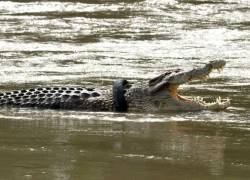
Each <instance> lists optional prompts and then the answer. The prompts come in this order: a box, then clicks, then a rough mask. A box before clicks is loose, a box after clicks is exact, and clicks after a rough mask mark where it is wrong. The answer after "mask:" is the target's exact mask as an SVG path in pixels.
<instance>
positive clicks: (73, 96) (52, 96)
mask: <svg viewBox="0 0 250 180" xmlns="http://www.w3.org/2000/svg"><path fill="white" fill-rule="evenodd" d="M104 96H105V97H104ZM0 106H15V107H44V108H52V109H59V108H60V109H82V110H98V111H101V110H102V111H105V110H110V108H112V103H110V101H109V98H108V97H107V95H106V94H105V92H102V91H96V90H95V89H94V88H67V87H53V88H50V87H46V88H36V89H27V90H19V91H10V92H5V93H0Z"/></svg>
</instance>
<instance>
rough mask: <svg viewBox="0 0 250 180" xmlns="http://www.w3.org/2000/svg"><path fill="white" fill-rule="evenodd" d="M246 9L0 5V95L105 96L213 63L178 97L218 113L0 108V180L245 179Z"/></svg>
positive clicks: (143, 3)
mask: <svg viewBox="0 0 250 180" xmlns="http://www.w3.org/2000/svg"><path fill="white" fill-rule="evenodd" d="M249 20H250V1H248V0H74V1H73V0H61V1H59V0H54V1H50V0H48V1H33V0H20V1H18V0H16V1H15V0H10V1H3V0H2V1H1V2H0V27H1V28H0V64H1V70H0V91H7V90H14V89H22V88H30V87H40V86H66V85H67V86H100V87H109V88H110V87H111V85H112V81H113V80H115V79H118V78H125V79H129V80H131V81H140V80H142V79H150V78H152V77H154V76H157V75H159V73H162V72H164V71H165V70H166V69H172V68H181V69H191V68H193V67H197V66H202V65H204V64H205V63H207V62H209V61H210V60H219V59H223V60H226V61H227V66H226V67H225V69H224V71H223V72H222V73H219V72H213V74H211V78H210V79H209V80H207V81H205V82H194V83H190V84H186V85H183V86H182V87H181V91H182V94H185V95H187V96H204V97H210V96H221V97H229V98H230V99H231V100H232V106H231V107H230V108H229V109H228V110H226V111H221V112H210V111H202V112H172V113H170V112H169V113H165V114H164V113H163V114H153V113H150V112H146V113H143V114H142V113H136V112H135V113H126V114H119V113H111V112H108V113H107V112H105V113H103V112H98V113H94V112H81V111H65V110H39V109H29V108H22V109H16V108H10V109H6V108H2V109H0V179H1V180H2V179H3V180H7V179H18V180H21V179H36V180H39V179H41V180H44V179H58V180H64V179H66V180H68V179H74V180H75V179H86V180H100V179H105V180H117V179H119V180H122V179H124V180H128V179H136V180H152V179H157V180H161V179H162V180H163V179H164V180H165V179H177V180H179V179H192V180H195V179H197V180H200V179H226V180H230V179H232V180H235V179H237V180H238V179H249V178H250V155H249V151H250V141H249V138H250V120H249V115H250V110H249V106H250V96H249V92H250V60H249V59H250V51H249V50H250V21H249Z"/></svg>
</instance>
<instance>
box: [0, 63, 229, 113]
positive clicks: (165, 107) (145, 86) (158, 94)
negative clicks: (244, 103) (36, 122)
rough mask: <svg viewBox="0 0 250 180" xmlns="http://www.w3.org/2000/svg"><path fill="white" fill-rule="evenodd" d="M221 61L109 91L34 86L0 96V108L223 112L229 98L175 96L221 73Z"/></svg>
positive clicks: (123, 84) (121, 83) (122, 82)
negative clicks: (182, 88)
mask: <svg viewBox="0 0 250 180" xmlns="http://www.w3.org/2000/svg"><path fill="white" fill-rule="evenodd" d="M225 64H226V61H224V60H214V61H210V62H209V63H207V64H205V65H204V66H203V67H199V68H194V69H192V70H189V71H183V70H181V69H174V70H167V71H164V73H163V74H161V75H159V76H157V77H155V78H152V79H150V80H142V81H140V82H136V83H130V82H128V81H126V80H118V81H116V82H115V83H114V86H113V88H108V89H102V88H99V89H98V88H83V87H38V88H31V89H22V90H13V91H8V92H4V93H0V106H7V107H13V106H14V107H37V108H51V109H73V110H84V111H118V112H127V111H144V112H165V111H172V110H174V111H198V110H223V109H226V108H227V107H229V106H230V99H223V100H222V99H220V98H217V99H216V101H214V102H205V101H204V100H203V99H201V98H187V97H184V96H181V95H180V94H179V93H178V88H179V86H180V85H182V84H185V83H188V82H190V81H193V80H203V79H206V78H208V76H209V74H210V73H211V72H212V70H214V69H217V70H221V69H222V68H223V67H224V66H225Z"/></svg>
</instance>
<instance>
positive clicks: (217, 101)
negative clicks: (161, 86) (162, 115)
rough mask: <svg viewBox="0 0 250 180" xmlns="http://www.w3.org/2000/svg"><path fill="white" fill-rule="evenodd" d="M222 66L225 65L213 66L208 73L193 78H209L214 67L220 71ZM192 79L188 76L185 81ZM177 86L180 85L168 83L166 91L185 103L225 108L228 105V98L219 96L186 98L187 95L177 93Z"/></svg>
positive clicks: (202, 79) (203, 79) (204, 79)
mask: <svg viewBox="0 0 250 180" xmlns="http://www.w3.org/2000/svg"><path fill="white" fill-rule="evenodd" d="M224 66H225V64H223V65H221V66H218V67H214V68H212V69H211V70H210V71H209V73H208V74H206V75H202V76H199V77H198V78H197V77H195V78H194V79H196V80H201V81H206V80H207V79H209V74H210V73H211V72H212V70H215V69H216V70H218V71H219V72H221V71H222V70H223V69H224ZM192 80H193V79H192V78H190V79H189V80H188V81H187V83H188V82H191V81H192ZM179 86H180V85H174V84H169V86H168V91H169V92H170V94H171V96H172V97H173V98H174V99H177V100H179V101H183V102H187V103H197V104H199V105H201V106H204V107H215V106H216V107H218V109H225V108H227V107H228V106H229V105H230V99H229V98H225V99H222V98H221V97H217V98H213V97H210V98H202V97H200V96H197V97H191V98H188V97H185V96H182V95H180V94H179ZM211 99H213V100H211Z"/></svg>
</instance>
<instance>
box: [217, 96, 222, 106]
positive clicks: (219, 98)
mask: <svg viewBox="0 0 250 180" xmlns="http://www.w3.org/2000/svg"><path fill="white" fill-rule="evenodd" d="M216 103H218V104H219V103H221V97H220V96H219V97H218V98H216Z"/></svg>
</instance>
